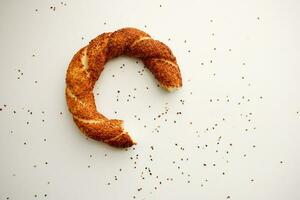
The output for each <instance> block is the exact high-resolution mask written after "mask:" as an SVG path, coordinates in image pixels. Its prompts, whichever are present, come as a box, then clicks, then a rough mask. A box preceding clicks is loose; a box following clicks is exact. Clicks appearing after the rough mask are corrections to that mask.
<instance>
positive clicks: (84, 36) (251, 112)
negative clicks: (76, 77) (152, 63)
mask: <svg viewBox="0 0 300 200" xmlns="http://www.w3.org/2000/svg"><path fill="white" fill-rule="evenodd" d="M299 17H300V3H299V1H297V0H294V1H293V0H287V1H279V0H278V1H276V0H274V1H262V0H256V1H238V0H236V1H235V0H226V1H195V0H194V1H166V0H160V1H138V0H136V1H96V0H94V1H92V0H87V1H63V2H61V1H40V0H35V1H34V0H31V1H16V0H14V1H13V0H1V2H0V36H1V37H0V44H1V48H0V59H1V66H0V92H1V93H0V110H1V111H0V199H11V200H13V199H22V200H25V199H72V200H76V199H183V198H186V199H216V200H222V199H243V200H253V199H256V200H265V199H270V200H271V199H272V200H275V199H278V200H279V199H280V200H281V199H289V200H297V199H300V191H299V185H300V172H299V165H300V156H299V150H300V146H299V145H300V92H299V85H300V79H299V78H300V67H299V54H300V39H299V35H300V21H299ZM127 26H132V27H136V28H140V29H142V30H144V31H146V32H148V33H149V34H150V35H151V36H152V37H153V38H155V39H158V40H160V41H162V42H164V43H166V44H167V45H168V46H170V48H171V49H172V50H173V53H174V54H175V56H176V57H177V60H178V63H179V65H180V68H181V71H182V77H183V88H182V89H180V90H178V91H177V92H174V93H170V94H169V93H167V92H165V91H163V90H162V89H161V88H157V86H156V84H157V82H156V81H155V80H154V78H153V76H152V75H151V74H150V72H149V71H148V70H147V69H144V68H143V64H142V63H141V62H140V61H139V62H138V63H136V61H137V60H136V59H134V58H127V57H120V58H117V59H114V60H111V61H109V62H108V63H107V64H106V68H105V70H104V72H103V73H102V75H101V77H100V79H99V81H98V82H97V84H96V87H95V90H94V94H95V97H96V102H97V107H98V110H99V111H101V112H102V113H104V114H105V115H106V116H107V117H109V118H118V119H123V120H124V121H125V127H126V130H128V131H129V132H130V135H131V136H132V137H133V138H134V140H135V141H137V143H138V144H137V145H136V146H135V147H134V148H129V149H128V150H127V151H126V150H124V149H123V150H122V149H121V150H120V149H115V148H112V147H109V146H107V145H105V144H103V143H100V142H96V141H93V140H91V139H88V140H87V139H86V137H85V136H84V135H83V134H80V131H79V130H78V128H77V127H76V125H75V124H74V123H73V121H72V118H71V115H70V113H69V112H68V109H67V106H66V101H65V96H64V89H65V75H66V70H67V66H68V63H69V62H70V60H71V58H72V56H73V55H74V54H75V52H76V51H77V50H78V49H80V48H81V47H83V46H84V45H86V44H88V42H89V41H90V40H91V39H93V38H94V37H96V36H97V35H99V34H101V33H103V32H111V31H115V30H117V29H119V28H122V27H127ZM123 64H124V65H125V66H124V67H122V65H123ZM147 88H148V89H147ZM118 90H119V91H120V93H119V94H118V93H117V91H118ZM129 95H130V96H129ZM117 99H118V100H119V101H117ZM127 99H128V101H127ZM149 106H150V107H149ZM166 109H168V112H167V114H165V115H162V116H161V117H158V115H161V113H163V112H165V110H166ZM178 112H181V114H179V113H178ZM154 118H156V119H154ZM174 121H176V123H174ZM151 159H152V160H151Z"/></svg>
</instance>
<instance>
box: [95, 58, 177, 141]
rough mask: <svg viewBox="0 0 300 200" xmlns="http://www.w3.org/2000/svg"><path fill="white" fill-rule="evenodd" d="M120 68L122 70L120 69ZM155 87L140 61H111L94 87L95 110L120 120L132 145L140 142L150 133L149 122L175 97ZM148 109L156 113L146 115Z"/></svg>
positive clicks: (123, 59) (128, 59) (131, 59)
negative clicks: (140, 73) (145, 134)
mask: <svg viewBox="0 0 300 200" xmlns="http://www.w3.org/2000/svg"><path fill="white" fill-rule="evenodd" d="M136 61H138V62H136ZM120 66H122V67H123V68H122V69H120ZM138 71H140V72H143V76H140V75H139V73H138ZM112 75H115V76H114V77H112ZM157 84H158V81H157V80H156V79H155V78H154V76H153V74H152V73H151V72H150V71H149V70H148V69H145V67H144V64H143V62H142V61H141V60H139V59H136V58H130V57H126V56H120V57H118V58H114V59H112V60H110V61H108V62H107V63H106V64H105V67H104V70H103V71H102V73H101V75H100V77H99V79H98V81H97V82H96V84H95V87H94V94H99V95H94V96H95V101H96V105H97V110H98V111H99V112H100V113H101V114H103V115H104V116H105V117H107V118H108V119H120V120H123V128H124V131H125V132H128V133H129V134H130V136H132V138H133V140H134V141H138V142H140V141H142V140H143V139H142V137H144V136H143V135H144V133H145V132H147V131H149V132H150V133H151V131H152V129H150V128H148V127H151V126H149V125H148V123H149V120H148V119H152V118H153V116H154V115H155V114H156V113H157V112H161V109H162V108H163V103H162V102H167V101H168V100H170V99H173V98H172V97H171V96H173V95H177V94H175V93H169V92H167V91H165V90H164V89H162V88H158V87H157ZM146 88H147V89H146ZM170 95H171V96H170ZM149 105H150V106H151V110H155V109H158V110H159V111H157V112H156V111H154V112H153V113H152V112H149ZM133 116H137V117H133ZM138 119H139V120H138ZM145 126H146V128H145ZM147 128H148V129H149V130H148V129H147ZM138 133H143V135H140V134H138ZM152 135H153V134H152ZM140 137H141V138H140Z"/></svg>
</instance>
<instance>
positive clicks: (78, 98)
mask: <svg viewBox="0 0 300 200" xmlns="http://www.w3.org/2000/svg"><path fill="white" fill-rule="evenodd" d="M120 55H127V56H133V57H136V58H140V59H141V60H142V61H143V62H144V64H145V66H146V67H147V68H148V69H149V70H150V71H151V72H152V73H153V74H154V76H155V78H156V79H157V80H158V81H159V83H160V85H161V86H162V87H163V88H165V89H167V90H173V89H176V88H179V87H181V86H182V79H181V74H180V70H179V67H178V65H177V62H176V58H175V56H174V55H173V54H172V52H171V50H170V49H169V48H168V47H167V46H166V45H165V44H163V43H162V42H160V41H158V40H153V39H152V38H151V37H150V35H148V34H147V33H145V32H143V31H141V30H138V29H135V28H123V29H120V30H117V31H115V32H112V33H103V34H101V35H99V36H98V37H96V38H95V39H93V40H92V41H90V43H89V44H88V45H87V46H86V47H83V48H82V49H80V50H79V51H78V52H77V53H76V54H75V55H74V57H73V59H72V61H71V62H70V64H69V68H68V71H67V76H66V84H67V86H66V99H67V104H68V107H69V110H70V112H71V113H72V115H73V119H74V122H75V123H76V124H77V126H78V127H79V129H80V130H81V131H82V132H83V133H85V134H86V135H87V136H88V137H90V138H93V139H95V140H98V141H103V142H105V143H107V144H109V145H111V146H115V147H130V146H132V145H133V144H135V142H133V140H132V139H131V137H130V136H129V135H128V133H127V132H125V131H124V129H123V121H122V120H118V119H108V118H106V117H105V116H103V115H102V114H101V113H99V112H98V111H97V109H96V104H95V99H94V94H93V87H94V85H95V83H96V81H97V80H98V78H99V76H100V74H101V72H102V70H103V69H104V64H105V63H106V62H107V61H108V60H109V59H111V58H114V57H117V56H120Z"/></svg>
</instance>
